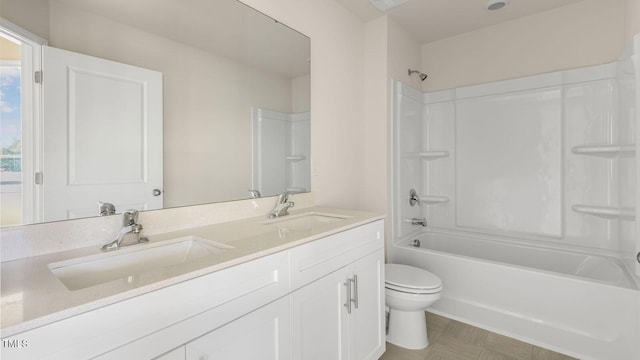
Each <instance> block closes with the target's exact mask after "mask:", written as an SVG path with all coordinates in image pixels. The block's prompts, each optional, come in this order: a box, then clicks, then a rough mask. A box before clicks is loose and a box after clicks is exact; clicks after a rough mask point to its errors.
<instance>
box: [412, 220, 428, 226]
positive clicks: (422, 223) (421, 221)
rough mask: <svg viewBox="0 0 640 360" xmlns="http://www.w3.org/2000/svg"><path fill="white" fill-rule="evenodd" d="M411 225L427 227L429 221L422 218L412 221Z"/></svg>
mask: <svg viewBox="0 0 640 360" xmlns="http://www.w3.org/2000/svg"><path fill="white" fill-rule="evenodd" d="M411 225H422V226H427V219H425V218H422V219H416V218H413V219H411Z"/></svg>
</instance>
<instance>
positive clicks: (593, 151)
mask: <svg viewBox="0 0 640 360" xmlns="http://www.w3.org/2000/svg"><path fill="white" fill-rule="evenodd" d="M571 152H572V153H574V154H578V155H590V156H598V157H617V156H633V155H635V153H636V146H635V145H588V146H574V147H573V148H571Z"/></svg>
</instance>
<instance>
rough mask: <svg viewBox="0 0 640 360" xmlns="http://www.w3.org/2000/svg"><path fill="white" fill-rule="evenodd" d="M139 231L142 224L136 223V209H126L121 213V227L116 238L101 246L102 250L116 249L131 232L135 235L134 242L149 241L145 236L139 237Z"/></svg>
mask: <svg viewBox="0 0 640 360" xmlns="http://www.w3.org/2000/svg"><path fill="white" fill-rule="evenodd" d="M140 231H142V225H141V224H138V210H127V211H125V212H124V213H122V228H121V229H120V232H118V235H117V236H116V239H115V240H113V241H112V242H110V243H108V244H105V245H103V246H102V251H111V250H118V249H120V247H122V246H123V245H122V242H123V240H124V239H125V238H126V237H127V235H129V234H131V235H132V236H135V239H136V241H135V243H136V244H137V243H143V242H147V241H149V240H148V239H147V238H145V237H140Z"/></svg>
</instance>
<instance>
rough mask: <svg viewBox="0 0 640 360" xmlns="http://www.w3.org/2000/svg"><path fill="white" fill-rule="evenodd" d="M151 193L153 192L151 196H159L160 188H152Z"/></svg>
mask: <svg viewBox="0 0 640 360" xmlns="http://www.w3.org/2000/svg"><path fill="white" fill-rule="evenodd" d="M151 193H152V194H153V196H160V195H161V194H162V190H160V189H153V191H152V192H151Z"/></svg>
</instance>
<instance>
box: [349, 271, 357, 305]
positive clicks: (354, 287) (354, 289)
mask: <svg viewBox="0 0 640 360" xmlns="http://www.w3.org/2000/svg"><path fill="white" fill-rule="evenodd" d="M349 281H351V282H352V283H353V299H351V301H352V302H353V305H354V306H355V307H356V309H357V308H358V275H355V274H354V275H353V280H352V279H349Z"/></svg>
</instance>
